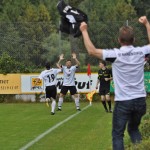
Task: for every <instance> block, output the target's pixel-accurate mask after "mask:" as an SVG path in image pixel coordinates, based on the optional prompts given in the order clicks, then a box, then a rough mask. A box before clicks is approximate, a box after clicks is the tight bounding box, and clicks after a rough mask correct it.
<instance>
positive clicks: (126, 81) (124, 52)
mask: <svg viewBox="0 0 150 150" xmlns="http://www.w3.org/2000/svg"><path fill="white" fill-rule="evenodd" d="M146 54H150V45H146V46H143V47H133V46H122V47H121V48H120V49H110V50H108V49H104V50H103V59H104V60H107V61H111V62H112V73H113V80H114V90H115V101H122V100H132V99H135V98H139V97H145V96H146V91H145V86H144V58H145V55H146Z"/></svg>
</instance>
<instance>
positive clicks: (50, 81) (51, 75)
mask: <svg viewBox="0 0 150 150" xmlns="http://www.w3.org/2000/svg"><path fill="white" fill-rule="evenodd" d="M45 67H46V69H45V70H44V71H42V72H41V74H40V75H39V77H38V78H37V80H36V82H35V85H34V86H36V84H37V83H38V82H39V80H41V79H43V80H44V84H45V92H46V102H47V103H49V102H50V100H51V101H52V103H51V115H54V114H55V108H56V95H57V87H56V85H57V81H56V77H57V74H58V73H59V72H61V69H58V68H50V63H49V62H47V63H46V65H45Z"/></svg>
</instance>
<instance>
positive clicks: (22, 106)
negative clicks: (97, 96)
mask: <svg viewBox="0 0 150 150" xmlns="http://www.w3.org/2000/svg"><path fill="white" fill-rule="evenodd" d="M85 108H86V109H85ZM81 109H82V111H81V112H77V111H76V109H75V104H74V102H65V103H64V104H63V110H62V111H61V112H60V111H56V114H55V115H54V116H52V115H50V108H48V107H46V105H45V103H0V150H19V149H21V148H23V147H24V146H26V145H27V144H28V143H30V142H31V141H33V140H35V139H37V137H39V135H42V134H43V133H45V132H47V131H49V130H51V129H52V128H53V127H54V128H55V129H54V130H52V131H51V132H49V133H48V134H46V135H45V136H43V137H42V138H40V139H39V140H38V141H37V142H35V141H34V143H32V145H31V146H30V147H28V148H27V149H29V150H83V149H84V150H111V129H112V114H111V113H106V112H105V111H104V108H103V107H102V104H101V103H100V102H93V103H92V106H89V103H88V102H81ZM73 115H74V117H72V118H71V119H68V121H66V122H63V121H64V120H66V119H67V118H68V117H70V116H73ZM59 123H62V124H61V125H60V126H58V127H57V125H58V124H59ZM125 143H129V137H128V135H127V133H126V132H125ZM22 150H23V149H22Z"/></svg>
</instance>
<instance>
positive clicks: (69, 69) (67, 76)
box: [57, 53, 80, 111]
mask: <svg viewBox="0 0 150 150" xmlns="http://www.w3.org/2000/svg"><path fill="white" fill-rule="evenodd" d="M72 58H73V59H74V60H75V63H76V65H74V66H72V63H71V60H67V61H66V65H65V66H63V65H61V64H60V62H61V61H62V60H63V59H64V55H63V54H61V55H60V57H59V61H58V63H57V67H58V68H61V69H62V72H63V85H62V87H61V91H60V96H59V101H58V111H61V109H62V103H63V97H64V96H65V95H66V94H67V92H68V90H69V91H70V94H71V95H72V98H73V99H74V101H75V105H76V109H77V110H79V111H80V106H79V96H78V93H77V89H76V86H75V80H74V78H75V72H76V70H77V68H78V66H79V65H80V62H79V61H78V59H77V57H76V54H75V53H73V54H72Z"/></svg>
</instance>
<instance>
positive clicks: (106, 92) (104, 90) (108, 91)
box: [99, 87, 110, 95]
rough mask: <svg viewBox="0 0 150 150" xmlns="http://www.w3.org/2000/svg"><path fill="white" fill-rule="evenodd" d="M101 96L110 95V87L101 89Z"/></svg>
mask: <svg viewBox="0 0 150 150" xmlns="http://www.w3.org/2000/svg"><path fill="white" fill-rule="evenodd" d="M99 95H110V87H107V88H99Z"/></svg>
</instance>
